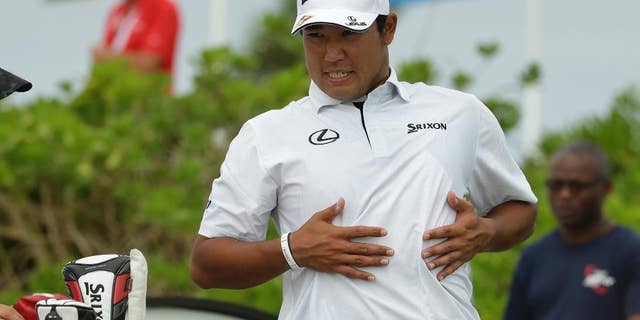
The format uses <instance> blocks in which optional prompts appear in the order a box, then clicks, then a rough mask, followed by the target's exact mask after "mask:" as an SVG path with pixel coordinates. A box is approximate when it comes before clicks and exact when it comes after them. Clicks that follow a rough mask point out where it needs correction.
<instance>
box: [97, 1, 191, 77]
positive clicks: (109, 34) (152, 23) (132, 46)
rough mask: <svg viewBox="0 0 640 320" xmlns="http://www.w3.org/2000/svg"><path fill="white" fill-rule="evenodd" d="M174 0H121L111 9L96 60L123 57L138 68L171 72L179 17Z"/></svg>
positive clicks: (139, 69)
mask: <svg viewBox="0 0 640 320" xmlns="http://www.w3.org/2000/svg"><path fill="white" fill-rule="evenodd" d="M179 19H180V18H179V14H178V10H177V8H176V5H175V4H174V3H173V1H171V0H122V1H121V2H120V3H118V4H117V5H116V6H115V7H114V8H113V9H112V10H111V12H110V13H109V15H108V17H107V23H106V27H105V30H104V38H103V41H102V42H101V43H100V44H99V45H97V46H95V47H94V48H93V52H92V55H93V60H94V61H95V62H100V61H110V60H114V59H119V58H124V59H125V60H126V61H127V63H128V64H129V65H130V66H131V67H132V68H133V69H135V70H138V71H141V72H159V71H161V72H164V73H166V74H167V75H169V76H171V75H172V73H173V60H174V56H175V50H176V42H177V38H178V33H179V28H180V21H179Z"/></svg>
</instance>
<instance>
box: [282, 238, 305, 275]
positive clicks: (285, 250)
mask: <svg viewBox="0 0 640 320" xmlns="http://www.w3.org/2000/svg"><path fill="white" fill-rule="evenodd" d="M290 238H291V233H289V232H287V233H283V234H282V235H281V236H280V249H281V250H282V255H283V256H284V259H285V261H286V262H287V264H288V265H289V268H291V270H298V269H301V268H302V267H300V266H299V265H298V263H297V262H296V260H295V259H294V257H293V253H292V252H291V245H290V244H289V240H290Z"/></svg>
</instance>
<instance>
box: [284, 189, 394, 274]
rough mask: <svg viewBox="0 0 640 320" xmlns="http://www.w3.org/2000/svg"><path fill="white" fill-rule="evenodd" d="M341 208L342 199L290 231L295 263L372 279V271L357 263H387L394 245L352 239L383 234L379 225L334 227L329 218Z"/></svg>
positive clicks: (384, 231)
mask: <svg viewBox="0 0 640 320" xmlns="http://www.w3.org/2000/svg"><path fill="white" fill-rule="evenodd" d="M343 209H344V199H342V198H341V199H340V200H338V202H336V203H335V204H334V205H332V206H330V207H328V208H326V209H324V210H322V211H319V212H316V213H315V214H314V215H313V216H312V217H311V218H309V220H308V221H307V222H306V223H305V224H304V225H303V226H302V227H301V228H300V229H298V231H295V232H292V233H291V234H290V238H289V239H290V241H289V245H290V246H291V252H292V254H293V258H294V259H295V260H296V262H297V263H298V265H300V266H302V267H307V268H311V269H314V270H317V271H322V272H335V273H340V274H343V275H345V276H347V277H350V278H357V279H363V280H368V281H372V280H374V279H375V277H374V275H373V274H371V273H369V272H364V271H362V270H360V269H358V268H356V267H380V266H386V265H387V264H389V259H388V258H386V257H387V256H392V255H393V249H392V248H389V247H385V246H381V245H376V244H370V243H362V242H355V241H352V240H353V239H355V238H364V237H384V236H385V235H386V234H387V231H386V230H385V229H383V228H380V227H367V226H354V227H337V226H334V225H333V224H332V223H331V222H332V221H333V219H334V218H335V217H336V216H338V215H339V214H340V213H341V212H342V210H343Z"/></svg>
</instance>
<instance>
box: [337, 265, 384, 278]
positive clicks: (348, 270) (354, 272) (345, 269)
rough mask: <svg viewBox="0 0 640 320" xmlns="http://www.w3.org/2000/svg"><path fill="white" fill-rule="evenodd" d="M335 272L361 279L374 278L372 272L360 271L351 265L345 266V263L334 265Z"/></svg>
mask: <svg viewBox="0 0 640 320" xmlns="http://www.w3.org/2000/svg"><path fill="white" fill-rule="evenodd" d="M335 272H337V273H340V274H342V275H344V276H347V277H349V278H354V279H361V280H365V281H373V280H375V279H376V277H375V276H374V275H373V274H371V273H369V272H365V271H362V270H360V269H356V268H354V267H351V266H345V265H342V266H338V267H336V269H335Z"/></svg>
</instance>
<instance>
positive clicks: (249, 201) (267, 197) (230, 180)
mask: <svg viewBox="0 0 640 320" xmlns="http://www.w3.org/2000/svg"><path fill="white" fill-rule="evenodd" d="M256 140H257V139H256V133H255V131H254V129H253V128H252V126H251V125H250V122H247V123H245V125H244V126H243V127H242V129H240V132H239V133H238V135H237V136H236V137H235V138H234V139H233V141H232V142H231V144H230V146H229V150H228V151H227V155H226V157H225V160H224V162H223V163H222V166H221V168H220V177H218V178H217V179H215V180H214V181H213V184H212V187H211V194H210V195H209V202H208V205H207V208H206V209H205V211H204V215H203V218H202V221H201V224H200V230H199V234H201V235H203V236H205V237H208V238H213V237H232V238H236V239H238V240H242V241H261V240H264V239H265V238H266V232H267V227H268V224H269V218H270V215H271V211H272V210H273V209H274V208H275V207H276V203H277V184H276V183H275V181H274V180H273V179H272V178H271V176H270V175H269V174H268V172H267V170H266V169H265V168H264V166H263V165H262V163H261V161H260V154H259V150H258V144H257V141H256Z"/></svg>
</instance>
